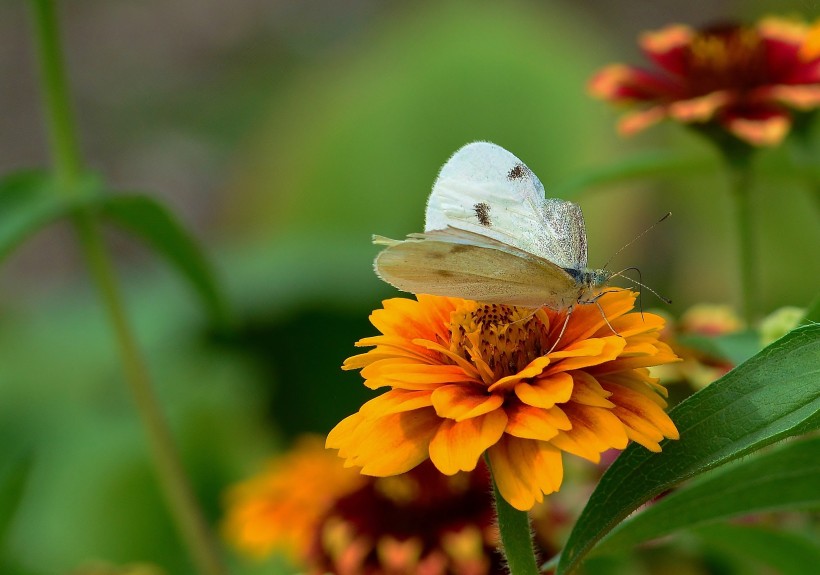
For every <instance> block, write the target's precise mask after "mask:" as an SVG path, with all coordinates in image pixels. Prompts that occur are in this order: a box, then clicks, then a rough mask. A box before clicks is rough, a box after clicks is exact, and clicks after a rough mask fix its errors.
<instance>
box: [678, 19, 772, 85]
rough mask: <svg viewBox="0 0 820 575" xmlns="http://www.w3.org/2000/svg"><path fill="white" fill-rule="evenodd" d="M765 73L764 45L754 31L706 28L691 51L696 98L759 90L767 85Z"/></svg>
mask: <svg viewBox="0 0 820 575" xmlns="http://www.w3.org/2000/svg"><path fill="white" fill-rule="evenodd" d="M765 70H766V52H765V45H764V44H763V42H762V40H761V38H760V35H759V34H758V32H757V31H756V30H754V29H753V28H745V27H741V26H736V25H722V26H714V27H711V28H707V29H705V30H702V31H701V32H700V33H699V34H698V35H697V36H695V38H694V39H693V40H692V44H691V46H690V48H689V72H690V78H691V81H692V91H693V94H692V95H693V96H701V95H704V94H708V93H710V92H714V91H716V90H725V89H734V90H746V89H749V88H753V87H755V86H759V85H761V84H764V83H765V82H766V75H765Z"/></svg>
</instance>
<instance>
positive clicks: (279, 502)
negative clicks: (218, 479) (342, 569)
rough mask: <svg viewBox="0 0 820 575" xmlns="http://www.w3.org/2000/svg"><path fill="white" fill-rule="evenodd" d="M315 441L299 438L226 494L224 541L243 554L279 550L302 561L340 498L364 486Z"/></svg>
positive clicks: (350, 471) (259, 553) (311, 437)
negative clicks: (319, 522) (325, 515)
mask: <svg viewBox="0 0 820 575" xmlns="http://www.w3.org/2000/svg"><path fill="white" fill-rule="evenodd" d="M338 461H339V460H338V458H337V457H333V456H332V454H331V453H328V452H327V450H325V449H324V446H323V441H322V439H321V438H319V437H313V436H306V437H303V438H302V439H301V440H300V441H299V442H298V443H297V444H296V446H295V447H294V449H293V450H291V451H290V452H288V453H286V454H284V455H282V456H279V457H277V458H275V459H273V460H271V462H270V463H269V465H268V466H267V468H266V469H265V470H264V471H262V472H261V473H260V474H258V475H256V476H254V477H251V478H250V479H248V480H246V481H243V482H241V483H239V484H237V485H235V486H234V487H232V488H231V490H230V491H229V492H228V494H227V497H226V503H227V509H228V513H227V516H226V518H225V521H224V523H223V531H224V533H225V537H226V538H227V539H228V540H229V541H230V542H231V543H232V544H233V545H234V546H235V547H236V548H237V549H239V550H241V551H242V552H244V553H246V554H248V555H251V556H254V557H259V558H261V557H265V556H267V555H269V554H270V553H272V552H273V551H274V550H278V551H280V552H283V553H284V554H285V555H287V556H288V557H289V558H290V559H291V560H294V561H300V560H301V559H302V557H304V556H305V555H306V554H307V550H308V549H309V548H310V546H311V544H312V542H313V538H314V534H315V529H316V524H317V523H318V521H319V519H320V517H321V516H322V515H323V514H324V513H325V512H326V511H327V509H328V508H329V507H330V506H331V505H332V503H333V501H334V500H335V499H336V498H338V497H339V496H341V495H345V494H347V493H350V492H352V491H354V490H356V489H358V488H359V487H360V486H361V485H362V484H364V483H365V482H366V480H365V478H363V477H362V476H361V475H359V474H358V473H354V472H353V471H352V470H350V469H345V468H343V467H342V466H340V465H339V462H338Z"/></svg>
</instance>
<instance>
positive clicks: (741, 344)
mask: <svg viewBox="0 0 820 575" xmlns="http://www.w3.org/2000/svg"><path fill="white" fill-rule="evenodd" d="M679 340H680V343H681V344H682V345H685V346H687V347H692V348H694V349H697V350H699V351H702V352H704V353H708V354H709V355H712V356H714V357H717V358H721V359H725V360H727V361H729V362H731V363H732V364H734V365H740V364H741V363H743V362H744V361H746V360H747V359H749V358H750V357H752V356H753V355H754V354H755V353H757V352H758V351H760V347H761V346H760V336H759V335H758V333H757V332H755V331H752V330H747V331H740V332H736V333H727V334H725V335H718V336H706V335H696V334H687V335H682V336H680V338H679Z"/></svg>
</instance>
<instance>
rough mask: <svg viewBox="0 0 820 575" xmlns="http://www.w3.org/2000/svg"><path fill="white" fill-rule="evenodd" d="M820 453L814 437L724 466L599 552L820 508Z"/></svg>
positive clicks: (638, 519)
mask: <svg viewBox="0 0 820 575" xmlns="http://www.w3.org/2000/svg"><path fill="white" fill-rule="evenodd" d="M818 455H820V437H812V438H811V439H806V440H802V441H797V442H791V443H786V444H784V445H781V446H778V447H777V448H776V449H774V450H772V451H769V452H768V453H764V454H762V455H760V456H758V457H753V458H750V459H746V460H742V461H740V462H737V463H734V464H731V465H726V466H724V467H721V468H720V469H719V470H717V471H715V472H714V473H711V474H707V475H704V476H701V477H699V478H698V479H696V480H695V481H693V482H692V483H691V484H690V485H687V486H685V487H683V488H682V489H680V490H678V491H675V492H673V493H671V494H670V495H668V496H666V497H664V498H663V499H661V500H660V501H657V502H656V503H654V504H652V505H651V506H650V507H647V508H646V509H645V510H644V511H642V512H641V513H639V514H638V515H636V516H634V517H633V518H631V519H629V520H627V521H624V522H623V523H621V524H619V525H618V526H617V527H616V528H615V529H613V530H612V532H611V533H610V534H609V536H608V537H606V538H605V539H604V540H603V541H602V542H601V543H600V544H599V545H598V547H597V549H596V551H597V552H610V551H615V550H618V549H628V548H629V547H631V546H633V545H636V544H637V543H641V542H643V541H647V540H649V539H655V538H657V537H661V536H663V535H667V534H669V533H672V532H674V531H677V530H679V529H683V528H685V527H690V526H693V525H697V524H701V523H707V522H713V521H719V520H723V519H729V518H731V517H737V516H743V515H749V514H751V513H759V512H765V511H778V510H788V509H820V489H818V486H820V458H818ZM818 564H820V563H818Z"/></svg>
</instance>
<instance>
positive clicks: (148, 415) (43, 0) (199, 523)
mask: <svg viewBox="0 0 820 575" xmlns="http://www.w3.org/2000/svg"><path fill="white" fill-rule="evenodd" d="M32 5H33V18H34V23H35V27H36V36H37V42H38V56H39V61H40V72H41V82H42V87H43V88H42V89H43V99H44V105H45V108H46V116H47V124H48V129H49V140H50V144H51V152H52V156H53V162H54V172H55V176H56V181H57V184H58V189H59V193H60V194H62V195H64V196H65V197H67V198H73V197H76V196H77V195H79V194H80V193H81V186H80V183H79V182H80V177H81V174H82V170H83V166H82V162H81V159H80V152H79V146H78V144H77V136H76V130H75V126H74V118H73V115H72V110H71V106H70V104H69V98H68V89H67V82H66V76H65V71H64V68H63V59H62V54H61V50H60V43H59V34H58V28H57V17H56V13H55V10H54V4H53V2H52V0H32ZM74 224H75V228H76V231H77V234H78V236H79V239H80V244H81V247H82V249H83V252H84V254H85V257H86V260H87V262H88V267H89V270H90V273H91V275H92V277H93V279H94V282H95V283H96V285H97V289H98V291H99V294H100V297H101V299H102V302H103V305H104V307H105V311H106V313H107V315H108V319H109V321H110V322H111V327H112V329H113V331H114V335H115V339H116V343H117V346H118V347H119V352H120V356H121V360H122V367H123V372H124V375H125V380H126V382H127V384H128V386H129V388H130V391H131V394H132V396H133V398H134V402H135V404H136V407H137V411H138V413H139V415H140V418H141V420H142V424H143V426H144V427H145V430H146V433H147V435H148V442H149V446H150V449H151V453H152V456H153V459H154V465H155V466H156V470H157V475H158V476H159V480H160V484H161V487H162V489H163V491H164V494H165V497H166V499H167V501H168V504H169V506H170V508H171V512H172V515H173V517H174V519H175V521H176V523H177V526H178V528H179V530H180V532H181V534H182V537H183V540H184V541H185V543H186V544H187V546H188V548H189V551H190V553H191V556H192V557H193V560H194V562H195V563H196V565H197V568H198V571H199V572H200V573H203V574H206V575H223V574H224V573H226V572H227V571H226V570H225V568H224V566H223V565H222V561H221V559H220V557H219V554H218V552H217V550H216V545H215V539H214V537H213V536H212V534H211V532H210V530H209V528H208V525H207V523H206V522H205V520H204V519H203V514H202V512H201V510H200V508H199V506H198V504H197V501H196V499H195V497H194V495H193V491H192V489H191V487H190V483H189V481H188V478H187V476H186V475H185V472H184V469H183V467H182V463H181V460H180V457H179V454H178V452H177V449H176V447H175V445H174V441H173V438H172V436H171V432H170V429H169V427H168V424H167V422H166V420H165V418H164V416H163V414H162V410H161V409H160V406H159V403H158V401H157V399H156V396H155V395H154V391H153V389H152V386H151V380H150V376H149V374H148V368H147V366H146V363H145V361H144V359H143V357H142V355H141V353H140V350H139V347H138V345H137V341H136V338H135V337H134V334H133V331H132V330H131V327H130V325H129V322H128V318H127V316H126V313H125V306H124V305H123V300H122V295H121V292H120V288H119V285H118V282H117V278H116V274H115V272H114V268H113V265H112V262H111V259H110V258H109V256H108V252H107V250H106V248H105V244H104V242H103V238H102V234H101V232H100V229H99V226H98V223H97V221H96V219H95V216H94V214H93V212H92V211H91V210H90V209H89V208H88V207H84V206H81V207H80V208H79V209H78V213H77V214H76V216H75V218H74Z"/></svg>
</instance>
